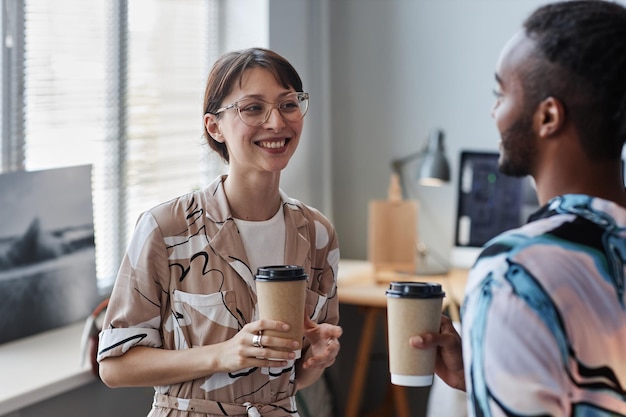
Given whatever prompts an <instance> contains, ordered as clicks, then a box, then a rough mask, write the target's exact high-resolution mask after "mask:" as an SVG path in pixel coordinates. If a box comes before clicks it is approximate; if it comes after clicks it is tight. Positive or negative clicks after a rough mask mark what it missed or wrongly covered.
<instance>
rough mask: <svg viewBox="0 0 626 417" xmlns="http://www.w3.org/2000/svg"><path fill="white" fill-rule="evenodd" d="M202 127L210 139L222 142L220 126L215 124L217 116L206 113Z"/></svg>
mask: <svg viewBox="0 0 626 417" xmlns="http://www.w3.org/2000/svg"><path fill="white" fill-rule="evenodd" d="M204 127H205V128H206V131H207V132H208V133H209V135H211V137H212V138H213V139H214V140H216V141H217V142H221V143H223V142H224V139H223V138H222V131H221V130H220V126H219V124H218V123H217V116H216V115H214V114H211V113H207V114H205V115H204Z"/></svg>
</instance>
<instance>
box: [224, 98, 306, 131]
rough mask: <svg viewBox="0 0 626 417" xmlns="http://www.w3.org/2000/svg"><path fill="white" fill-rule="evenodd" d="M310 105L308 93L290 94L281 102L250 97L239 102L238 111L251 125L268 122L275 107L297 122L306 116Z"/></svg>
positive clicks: (245, 121) (242, 118)
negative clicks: (269, 101)
mask: <svg viewBox="0 0 626 417" xmlns="http://www.w3.org/2000/svg"><path fill="white" fill-rule="evenodd" d="M308 106H309V96H308V94H306V93H292V94H288V95H287V96H286V97H285V99H283V100H281V101H280V102H279V103H277V104H274V103H268V102H265V101H263V100H260V99H256V98H249V99H244V100H240V101H238V102H237V106H236V107H237V112H238V113H239V117H240V118H241V120H242V121H243V122H244V123H245V124H247V125H249V126H260V125H262V124H263V123H265V122H267V120H268V119H269V118H270V114H271V113H272V110H273V109H274V108H277V109H278V111H279V112H280V114H281V116H282V117H283V118H284V119H285V120H288V121H291V122H295V121H298V120H300V119H302V118H303V117H304V115H305V114H306V112H307V110H308Z"/></svg>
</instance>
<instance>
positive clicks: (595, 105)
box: [523, 0, 626, 160]
mask: <svg viewBox="0 0 626 417" xmlns="http://www.w3.org/2000/svg"><path fill="white" fill-rule="evenodd" d="M524 30H525V32H526V35H527V36H528V37H529V38H530V39H533V40H534V41H535V42H536V49H537V55H536V56H535V57H534V59H533V60H532V62H529V66H528V68H527V71H526V72H525V79H524V80H523V83H524V87H525V98H526V104H527V105H532V106H533V107H534V106H536V105H537V104H538V103H539V102H540V101H542V100H543V99H545V98H547V97H549V96H552V97H554V98H556V99H558V100H559V101H561V103H562V104H563V106H564V107H565V111H566V117H568V118H570V119H571V120H572V122H573V123H574V125H575V126H576V128H577V130H578V133H579V136H580V139H581V141H582V144H583V147H584V149H585V150H586V152H587V153H588V155H589V156H590V157H591V158H593V159H597V160H599V159H616V158H620V157H621V153H622V147H623V144H624V142H625V140H626V8H624V7H623V6H621V5H619V4H617V3H613V2H609V1H602V0H573V1H561V2H557V3H552V4H548V5H545V6H542V7H540V8H538V9H537V10H536V11H535V12H534V13H532V14H531V15H530V16H529V17H528V18H527V19H526V21H525V22H524Z"/></svg>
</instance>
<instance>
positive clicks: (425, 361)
mask: <svg viewBox="0 0 626 417" xmlns="http://www.w3.org/2000/svg"><path fill="white" fill-rule="evenodd" d="M386 294H387V320H388V329H389V331H388V337H389V340H388V345H389V372H390V373H391V383H392V384H394V385H404V386H409V387H422V386H428V385H431V384H432V382H433V374H434V371H435V357H436V353H437V349H436V347H433V348H431V349H415V348H413V347H411V345H410V344H409V338H411V336H415V335H418V334H422V333H425V332H434V333H436V332H439V325H440V324H441V323H440V322H441V306H442V302H443V297H444V296H445V293H444V292H443V290H442V288H441V285H439V284H436V283H431V282H391V283H390V284H389V289H388V290H387V292H386Z"/></svg>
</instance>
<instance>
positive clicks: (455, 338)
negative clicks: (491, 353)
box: [409, 315, 465, 391]
mask: <svg viewBox="0 0 626 417" xmlns="http://www.w3.org/2000/svg"><path fill="white" fill-rule="evenodd" d="M409 343H410V344H411V346H412V347H414V348H416V349H428V348H430V347H433V346H436V347H437V359H436V361H435V373H436V374H437V375H438V376H439V378H441V379H442V380H443V381H444V382H445V383H446V384H448V385H449V386H451V387H452V388H456V389H459V390H462V391H465V373H464V370H463V351H462V344H461V336H460V335H459V334H458V333H457V331H456V329H455V328H454V326H453V325H452V321H451V320H450V319H449V318H448V317H447V316H445V315H442V316H441V325H440V328H439V333H424V334H421V335H417V336H413V337H411V338H410V339H409Z"/></svg>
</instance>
